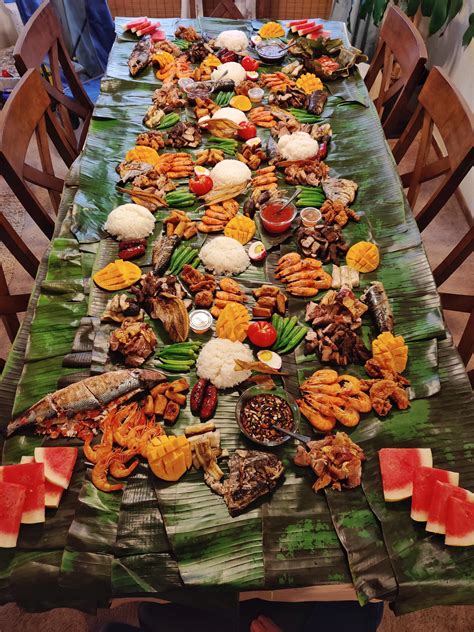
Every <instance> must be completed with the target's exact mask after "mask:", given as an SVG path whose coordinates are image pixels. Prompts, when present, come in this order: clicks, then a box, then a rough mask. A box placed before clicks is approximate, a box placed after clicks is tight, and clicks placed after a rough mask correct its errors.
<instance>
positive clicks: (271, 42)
mask: <svg viewBox="0 0 474 632" xmlns="http://www.w3.org/2000/svg"><path fill="white" fill-rule="evenodd" d="M266 46H275V47H278V48H283V47H284V46H285V45H284V43H283V42H282V41H281V40H278V39H266V40H263V41H262V42H259V43H258V44H257V45H256V46H255V50H256V51H257V55H258V56H259V57H260V59H261V60H262V61H264V62H265V63H266V64H278V63H279V62H281V60H282V59H283V58H284V57H286V54H287V52H288V51H287V50H282V51H281V54H279V55H272V56H267V55H265V53H264V52H263V50H262V49H264V48H265V47H266Z"/></svg>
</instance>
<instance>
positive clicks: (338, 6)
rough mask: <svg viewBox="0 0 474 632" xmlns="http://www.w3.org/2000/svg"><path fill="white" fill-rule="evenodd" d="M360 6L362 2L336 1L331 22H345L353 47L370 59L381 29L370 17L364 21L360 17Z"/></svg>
mask: <svg viewBox="0 0 474 632" xmlns="http://www.w3.org/2000/svg"><path fill="white" fill-rule="evenodd" d="M360 5H361V0H335V2H334V7H333V11H332V15H331V20H339V21H340V22H345V23H346V24H347V29H348V31H349V37H350V39H351V42H352V45H353V46H355V47H356V48H359V49H360V50H362V51H363V52H364V53H365V54H366V55H367V56H368V57H369V59H370V58H371V57H372V55H373V53H374V52H375V47H376V44H377V39H378V33H379V28H378V27H377V26H375V24H374V23H373V21H372V17H371V16H370V15H369V16H367V18H365V19H364V20H362V19H361V18H360V17H359V11H360Z"/></svg>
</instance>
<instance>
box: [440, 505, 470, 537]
mask: <svg viewBox="0 0 474 632" xmlns="http://www.w3.org/2000/svg"><path fill="white" fill-rule="evenodd" d="M444 543H445V544H447V545H448V546H474V502H472V501H469V500H462V499H461V498H449V499H448V507H447V518H446V536H445V539H444Z"/></svg>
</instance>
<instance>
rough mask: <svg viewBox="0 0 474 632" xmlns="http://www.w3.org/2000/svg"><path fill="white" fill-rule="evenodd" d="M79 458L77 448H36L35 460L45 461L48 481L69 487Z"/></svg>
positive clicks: (45, 474)
mask: <svg viewBox="0 0 474 632" xmlns="http://www.w3.org/2000/svg"><path fill="white" fill-rule="evenodd" d="M76 459H77V448H67V447H66V448H63V447H58V448H35V461H36V462H37V463H43V465H44V476H45V478H46V480H47V481H49V482H50V483H53V485H57V486H58V487H61V488H62V489H67V488H68V486H69V482H70V480H71V476H72V472H73V470H74V465H75V463H76Z"/></svg>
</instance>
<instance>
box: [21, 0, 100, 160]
mask: <svg viewBox="0 0 474 632" xmlns="http://www.w3.org/2000/svg"><path fill="white" fill-rule="evenodd" d="M13 55H14V58H15V66H16V68H17V70H18V72H19V73H20V75H23V74H24V73H25V72H26V71H27V70H29V69H30V68H37V69H38V70H40V69H42V68H44V64H45V60H47V63H48V66H49V72H50V78H51V81H49V80H48V78H44V86H45V87H46V89H47V91H48V93H49V95H50V97H51V99H52V101H53V103H54V108H55V114H56V116H54V115H53V116H54V118H56V119H58V118H59V120H60V123H61V127H62V129H63V136H64V138H65V139H66V141H67V142H66V144H65V147H64V149H62V152H63V153H61V158H62V159H63V160H64V162H65V163H66V164H67V165H68V167H69V166H71V164H72V163H73V162H74V160H75V159H76V158H77V156H78V154H79V152H80V151H81V149H82V146H83V144H84V140H85V137H86V134H87V130H88V127H89V122H90V119H91V116H92V110H93V108H94V106H93V104H92V102H91V100H90V99H89V97H88V95H87V93H86V91H85V90H84V88H83V86H82V83H81V81H80V79H79V77H78V76H77V74H76V71H75V70H74V66H73V65H72V62H71V59H70V58H69V53H68V51H67V48H66V44H65V42H64V39H63V35H62V31H61V24H60V22H59V19H58V18H57V16H56V13H55V12H54V9H53V7H52V5H51V3H50V2H49V0H46V1H45V2H43V3H42V4H41V5H40V6H39V7H38V9H37V10H36V11H35V12H34V13H33V15H32V16H31V18H30V19H29V20H28V22H27V23H26V25H25V27H24V29H23V30H22V32H21V33H20V36H19V38H18V41H17V43H16V46H15V49H14V51H13ZM61 72H62V74H63V76H64V78H65V79H66V81H67V83H68V86H69V89H70V91H71V93H72V95H73V96H72V97H70V96H67V95H66V94H65V92H64V84H63V80H62V77H61ZM74 118H75V119H76V120H77V119H79V120H80V121H83V126H82V130H81V134H80V137H79V139H78V138H77V137H76V134H75V132H74V125H73V119H74ZM48 131H49V133H50V135H51V136H52V137H53V136H54V135H55V134H56V126H54V125H52V124H50V123H49V121H48ZM61 140H63V139H61Z"/></svg>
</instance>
